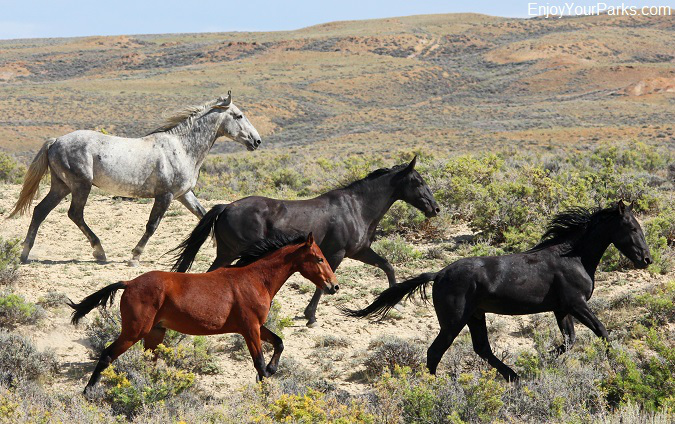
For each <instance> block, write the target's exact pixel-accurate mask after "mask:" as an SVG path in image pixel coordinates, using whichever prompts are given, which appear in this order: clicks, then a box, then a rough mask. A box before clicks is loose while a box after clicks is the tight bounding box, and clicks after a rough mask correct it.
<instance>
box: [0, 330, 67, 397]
mask: <svg viewBox="0 0 675 424" xmlns="http://www.w3.org/2000/svg"><path fill="white" fill-rule="evenodd" d="M0 346H2V349H0V383H2V384H17V383H18V382H20V381H25V380H30V381H33V380H45V379H48V378H50V377H52V376H53V375H54V374H55V373H56V371H57V366H58V363H57V361H56V357H55V356H54V354H52V353H50V352H40V351H38V350H37V348H36V347H35V346H34V345H33V343H31V342H30V341H29V340H28V339H26V338H25V337H23V336H20V335H18V334H14V333H9V332H7V331H5V330H0Z"/></svg>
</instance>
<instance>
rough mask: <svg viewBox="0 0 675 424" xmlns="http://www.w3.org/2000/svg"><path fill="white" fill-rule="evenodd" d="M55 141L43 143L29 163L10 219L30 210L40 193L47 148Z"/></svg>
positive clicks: (44, 171)
mask: <svg viewBox="0 0 675 424" xmlns="http://www.w3.org/2000/svg"><path fill="white" fill-rule="evenodd" d="M55 141H56V139H55V138H50V139H49V140H47V141H45V143H44V144H43V145H42V148H41V149H40V151H39V152H38V154H37V155H35V158H34V159H33V162H31V164H30V166H29V167H28V171H26V176H25V177H24V179H23V187H21V193H20V194H19V200H17V201H16V203H15V204H14V210H13V211H12V213H10V214H9V217H10V218H11V217H13V216H14V215H16V214H19V215H23V214H25V213H26V211H27V210H28V209H30V206H31V204H32V203H33V199H35V196H36V195H37V194H38V192H39V191H40V181H41V180H42V177H44V175H45V174H46V173H47V169H49V159H48V158H47V150H49V147H50V146H51V145H52V144H54V142H55Z"/></svg>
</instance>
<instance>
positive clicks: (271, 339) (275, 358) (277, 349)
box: [260, 325, 284, 375]
mask: <svg viewBox="0 0 675 424" xmlns="http://www.w3.org/2000/svg"><path fill="white" fill-rule="evenodd" d="M260 337H261V338H262V340H264V341H266V342H268V343H271V344H272V346H274V353H273V354H272V359H270V362H269V364H267V368H266V370H267V373H268V374H269V375H273V374H274V373H276V372H277V367H278V366H279V358H280V357H281V352H283V351H284V342H283V340H281V337H279V336H277V335H276V334H274V333H273V332H271V331H270V330H269V329H268V328H267V327H265V326H264V325H263V326H262V327H260Z"/></svg>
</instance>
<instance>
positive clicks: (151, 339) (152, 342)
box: [143, 325, 166, 361]
mask: <svg viewBox="0 0 675 424" xmlns="http://www.w3.org/2000/svg"><path fill="white" fill-rule="evenodd" d="M165 334H166V328H164V327H160V326H157V325H156V326H154V327H152V330H150V332H149V333H148V334H146V335H145V337H144V338H143V348H144V349H145V350H150V351H152V353H154V354H155V358H154V359H155V361H156V360H157V352H155V349H157V346H159V344H160V343H162V342H163V341H164V335H165Z"/></svg>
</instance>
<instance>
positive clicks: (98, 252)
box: [92, 250, 108, 263]
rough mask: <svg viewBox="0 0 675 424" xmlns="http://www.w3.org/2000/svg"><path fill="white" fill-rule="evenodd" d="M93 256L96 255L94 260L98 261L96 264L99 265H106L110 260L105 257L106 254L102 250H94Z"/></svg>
mask: <svg viewBox="0 0 675 424" xmlns="http://www.w3.org/2000/svg"><path fill="white" fill-rule="evenodd" d="M92 255H94V259H96V262H98V263H104V262H107V261H108V258H106V256H105V252H104V251H102V250H94V252H93V253H92Z"/></svg>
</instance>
